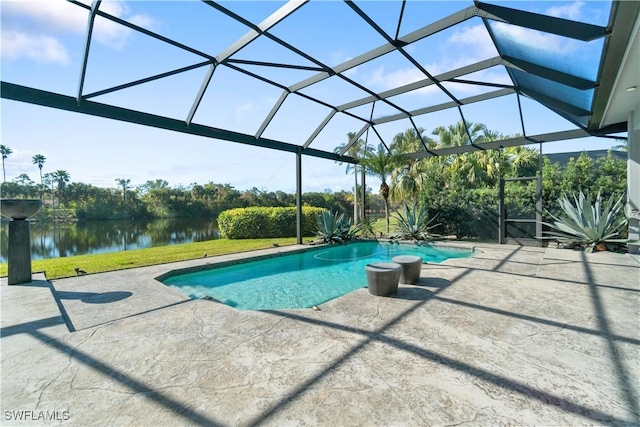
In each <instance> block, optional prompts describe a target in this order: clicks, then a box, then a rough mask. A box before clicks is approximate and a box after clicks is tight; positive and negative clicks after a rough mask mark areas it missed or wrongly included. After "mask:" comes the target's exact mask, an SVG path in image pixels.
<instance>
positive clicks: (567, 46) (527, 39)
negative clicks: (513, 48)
mask: <svg viewBox="0 0 640 427" xmlns="http://www.w3.org/2000/svg"><path fill="white" fill-rule="evenodd" d="M494 31H495V32H496V34H497V35H498V37H504V38H505V39H507V40H515V41H517V43H519V44H522V45H526V46H527V47H529V48H531V49H533V50H535V49H539V50H544V51H545V52H550V53H568V52H572V51H573V50H574V49H575V48H576V44H575V42H574V41H572V40H568V39H565V38H563V37H559V36H556V35H554V34H549V33H543V32H541V31H536V30H530V29H528V28H523V27H518V26H516V25H509V24H505V23H503V22H497V23H496V25H495V26H494Z"/></svg>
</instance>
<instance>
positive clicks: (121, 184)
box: [116, 178, 131, 218]
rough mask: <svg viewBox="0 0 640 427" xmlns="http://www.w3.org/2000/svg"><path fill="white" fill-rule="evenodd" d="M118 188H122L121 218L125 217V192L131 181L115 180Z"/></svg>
mask: <svg viewBox="0 0 640 427" xmlns="http://www.w3.org/2000/svg"><path fill="white" fill-rule="evenodd" d="M116 182H117V183H118V186H120V187H122V217H123V218H124V217H125V210H126V202H127V190H128V189H129V188H130V187H131V185H130V184H131V180H130V179H124V178H116Z"/></svg>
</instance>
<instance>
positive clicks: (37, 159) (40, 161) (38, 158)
mask: <svg viewBox="0 0 640 427" xmlns="http://www.w3.org/2000/svg"><path fill="white" fill-rule="evenodd" d="M31 160H33V164H34V165H38V169H40V198H41V199H42V193H43V187H44V183H43V181H42V166H43V165H44V161H45V160H47V158H46V157H45V156H43V155H42V154H36V155H35V156H33V157H32V158H31Z"/></svg>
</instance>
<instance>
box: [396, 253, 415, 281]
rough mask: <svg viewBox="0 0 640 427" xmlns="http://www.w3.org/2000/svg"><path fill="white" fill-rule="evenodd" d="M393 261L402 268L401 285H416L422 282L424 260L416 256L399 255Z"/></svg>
mask: <svg viewBox="0 0 640 427" xmlns="http://www.w3.org/2000/svg"><path fill="white" fill-rule="evenodd" d="M392 261H393V262H395V263H396V264H400V265H401V266H402V274H401V275H400V282H401V283H407V284H411V285H415V284H416V283H418V282H419V281H420V270H421V269H422V258H420V257H419V256H415V255H398V256H394V257H393V259H392Z"/></svg>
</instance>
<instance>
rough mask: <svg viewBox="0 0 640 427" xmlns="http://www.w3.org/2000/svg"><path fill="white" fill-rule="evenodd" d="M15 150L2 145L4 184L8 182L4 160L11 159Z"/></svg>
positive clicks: (0, 146)
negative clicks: (10, 155)
mask: <svg viewBox="0 0 640 427" xmlns="http://www.w3.org/2000/svg"><path fill="white" fill-rule="evenodd" d="M11 153H13V150H12V149H11V148H9V147H7V146H6V145H0V154H2V182H7V172H6V171H5V169H4V159H6V158H7V157H9V154H11Z"/></svg>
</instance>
